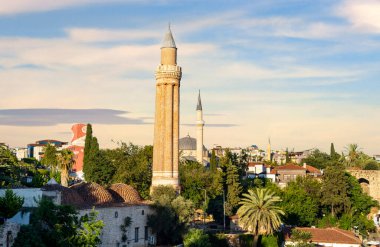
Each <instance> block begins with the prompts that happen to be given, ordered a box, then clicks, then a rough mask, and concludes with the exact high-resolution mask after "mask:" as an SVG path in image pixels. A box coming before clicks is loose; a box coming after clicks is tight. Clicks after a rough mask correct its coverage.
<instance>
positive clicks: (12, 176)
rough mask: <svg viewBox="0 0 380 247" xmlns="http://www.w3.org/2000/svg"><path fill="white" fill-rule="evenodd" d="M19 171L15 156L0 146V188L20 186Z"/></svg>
mask: <svg viewBox="0 0 380 247" xmlns="http://www.w3.org/2000/svg"><path fill="white" fill-rule="evenodd" d="M20 173H21V171H20V169H19V162H18V160H17V158H16V156H15V155H14V154H13V153H12V152H11V150H9V149H8V148H7V147H5V146H0V186H6V185H9V184H20V178H21V174H20Z"/></svg>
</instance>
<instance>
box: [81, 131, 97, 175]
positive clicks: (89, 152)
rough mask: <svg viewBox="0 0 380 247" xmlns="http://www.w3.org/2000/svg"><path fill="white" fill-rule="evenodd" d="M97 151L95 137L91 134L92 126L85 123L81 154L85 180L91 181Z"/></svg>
mask: <svg viewBox="0 0 380 247" xmlns="http://www.w3.org/2000/svg"><path fill="white" fill-rule="evenodd" d="M94 145H95V146H94ZM98 151H99V145H98V144H97V139H95V140H94V137H93V136H92V126H91V124H87V129H86V139H85V144H84V156H83V173H84V178H85V179H86V181H87V182H93V177H92V172H93V168H94V167H95V165H94V161H96V158H97V156H98Z"/></svg>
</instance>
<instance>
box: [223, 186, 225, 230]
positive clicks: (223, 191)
mask: <svg viewBox="0 0 380 247" xmlns="http://www.w3.org/2000/svg"><path fill="white" fill-rule="evenodd" d="M225 231H226V206H225V203H224V188H223V233H224V232H225Z"/></svg>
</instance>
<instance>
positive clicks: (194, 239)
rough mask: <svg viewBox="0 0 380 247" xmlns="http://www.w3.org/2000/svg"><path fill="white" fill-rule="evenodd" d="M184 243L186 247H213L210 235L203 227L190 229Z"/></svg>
mask: <svg viewBox="0 0 380 247" xmlns="http://www.w3.org/2000/svg"><path fill="white" fill-rule="evenodd" d="M183 243H184V245H185V247H211V243H210V240H209V237H208V235H207V234H206V233H204V232H203V230H201V229H190V230H189V232H188V233H187V234H186V235H185V237H184V239H183Z"/></svg>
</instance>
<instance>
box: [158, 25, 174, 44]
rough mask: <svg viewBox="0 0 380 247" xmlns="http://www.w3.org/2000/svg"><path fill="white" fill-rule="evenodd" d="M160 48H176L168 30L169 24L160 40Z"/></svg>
mask: <svg viewBox="0 0 380 247" xmlns="http://www.w3.org/2000/svg"><path fill="white" fill-rule="evenodd" d="M161 48H176V46H175V42H174V38H173V34H172V31H171V30H170V25H169V26H168V31H167V32H166V34H165V36H164V40H163V41H162V46H161Z"/></svg>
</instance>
